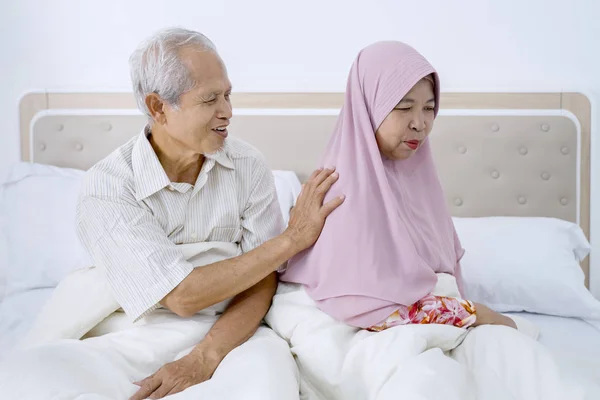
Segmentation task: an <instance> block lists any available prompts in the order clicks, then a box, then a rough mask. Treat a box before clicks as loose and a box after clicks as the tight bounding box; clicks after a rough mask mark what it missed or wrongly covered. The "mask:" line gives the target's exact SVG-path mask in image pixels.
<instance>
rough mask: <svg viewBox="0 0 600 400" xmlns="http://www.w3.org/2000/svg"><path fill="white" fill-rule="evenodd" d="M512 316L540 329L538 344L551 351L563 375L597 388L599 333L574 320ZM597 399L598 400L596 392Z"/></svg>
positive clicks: (599, 381)
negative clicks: (590, 383)
mask: <svg viewBox="0 0 600 400" xmlns="http://www.w3.org/2000/svg"><path fill="white" fill-rule="evenodd" d="M510 314H511V313H508V314H507V315H510ZM515 314H516V315H520V316H521V317H523V318H527V319H528V320H530V321H531V322H533V323H535V324H536V325H537V326H538V327H539V328H540V337H539V342H540V343H541V344H543V345H544V346H546V347H547V348H548V349H549V350H550V351H551V352H552V354H553V355H554V356H555V357H556V359H557V360H558V362H559V364H560V366H561V368H562V369H563V372H564V373H565V374H567V375H570V376H572V377H573V378H574V379H576V380H578V381H583V382H594V383H595V384H596V385H600V331H599V330H598V329H596V328H595V327H594V326H592V325H591V324H589V323H587V322H585V321H582V320H580V319H577V318H563V317H554V316H549V315H539V314H529V313H515ZM594 398H596V397H594ZM597 398H599V399H600V393H598V397H597Z"/></svg>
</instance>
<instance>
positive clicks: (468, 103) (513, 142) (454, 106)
mask: <svg viewBox="0 0 600 400" xmlns="http://www.w3.org/2000/svg"><path fill="white" fill-rule="evenodd" d="M343 97H344V95H343V94H342V93H236V94H234V95H233V96H232V103H233V106H234V108H236V109H238V110H244V109H248V110H249V111H250V110H255V109H256V110H286V109H310V110H322V109H327V110H337V109H339V108H340V107H341V105H342V102H343ZM440 103H441V108H442V109H443V110H492V111H499V110H509V111H511V110H517V111H518V110H523V112H524V115H523V116H520V117H507V116H504V117H500V116H496V117H493V116H492V117H490V116H489V115H488V116H487V117H486V116H485V114H482V115H483V116H481V117H472V118H468V117H466V118H463V119H460V118H449V117H445V116H444V117H442V118H440V122H439V123H436V125H437V126H438V127H439V129H440V130H442V131H444V132H452V134H451V135H449V136H448V137H445V138H443V137H440V138H439V139H434V143H435V141H437V143H438V146H439V147H441V148H448V146H449V147H452V148H453V149H454V150H453V151H454V153H452V154H451V153H450V152H447V153H448V154H444V155H443V156H444V158H445V159H444V160H443V162H444V165H445V166H452V168H453V169H454V168H456V171H466V170H468V167H469V165H467V164H464V163H466V162H476V164H473V165H476V166H477V167H478V168H481V170H480V171H479V173H480V174H482V175H481V179H482V180H481V182H483V184H484V185H490V188H493V190H500V189H501V188H502V186H501V185H502V184H507V183H505V182H503V180H502V178H500V179H496V180H493V179H492V178H490V174H495V173H496V172H495V171H493V170H492V169H493V167H494V166H495V165H501V166H502V168H503V170H502V173H503V174H504V175H502V176H503V177H504V176H509V175H510V174H512V176H514V175H515V173H516V172H515V171H516V170H515V168H513V166H512V165H506V164H510V162H511V160H513V159H514V161H515V162H517V163H518V162H521V161H522V159H521V158H519V157H518V155H517V156H516V158H514V157H515V156H514V154H515V152H516V151H518V148H516V147H515V146H520V144H519V143H520V141H521V139H522V140H524V141H527V140H529V141H531V140H533V141H534V142H535V143H536V144H537V145H539V144H541V145H544V143H543V141H544V140H545V139H544V137H545V136H543V135H542V133H541V131H540V129H539V126H540V123H541V121H542V120H543V119H544V118H541V117H535V116H534V114H535V113H533V112H530V111H532V110H539V111H540V112H541V113H544V112H547V113H548V115H549V116H548V117H547V118H546V119H547V121H552V122H549V123H550V124H551V125H552V126H553V129H551V130H550V132H549V134H550V137H551V140H554V142H552V143H550V144H552V146H554V147H552V149H555V150H556V149H557V147H556V146H557V145H558V144H559V143H563V142H564V143H567V144H568V146H570V147H571V148H575V147H576V146H578V150H579V192H578V193H577V197H578V198H579V213H576V214H575V215H576V217H577V218H576V219H577V220H578V221H579V223H580V225H581V227H582V229H583V231H584V232H585V234H586V235H587V236H588V238H589V235H590V132H591V105H590V102H589V100H588V99H587V97H585V96H584V95H582V94H579V93H442V94H441V101H440ZM135 109H136V104H135V101H134V98H133V95H132V94H131V93H125V92H124V93H29V94H27V95H25V96H24V97H23V98H22V100H21V102H20V123H21V125H20V130H21V131H20V134H21V154H22V160H25V161H30V160H32V153H31V150H32V146H31V144H32V143H31V140H32V136H33V135H32V131H31V127H32V126H33V125H34V123H33V122H34V121H35V129H37V132H36V135H38V136H36V137H37V140H44V141H46V143H54V141H55V140H59V136H60V137H61V138H62V139H61V140H67V141H69V143H74V142H73V140H79V139H77V135H80V131H81V129H80V128H81V127H84V128H83V130H86V129H85V128H89V127H90V126H97V125H98V123H100V122H101V121H100V120H101V119H102V118H105V119H106V118H112V120H114V124H113V125H114V126H115V128H114V129H113V130H112V132H111V135H113V139H112V140H115V138H118V137H115V136H114V135H116V134H117V133H118V132H123V131H127V132H129V131H128V129H129V128H130V127H132V126H134V125H136V126H137V124H138V122H139V120H140V118H141V117H140V116H139V115H137V116H135V115H130V116H123V115H120V116H117V115H116V114H115V113H114V110H124V111H132V112H133V113H134V114H135ZM69 110H82V111H83V110H86V111H87V110H93V111H94V112H95V113H94V115H95V116H91V115H90V116H82V115H75V114H76V113H74V112H73V111H69ZM43 111H46V113H47V115H45V116H42V118H37V117H39V116H40V115H42V114H44V113H42V112H43ZM53 111H55V113H53ZM62 111H64V112H65V113H66V114H65V115H66V117H65V116H59V114H60V112H62ZM104 111H106V112H105V113H104V114H103V112H104ZM562 111H568V112H569V113H571V114H572V115H573V116H574V117H575V119H576V120H577V125H578V126H579V129H580V130H579V137H578V138H577V137H576V136H577V135H576V134H574V132H576V131H577V129H576V128H575V126H574V124H573V123H572V121H570V119H569V118H567V117H565V116H562V117H561V112H562ZM528 112H530V113H529V114H531V115H529V114H527V113H528ZM276 114H277V113H275V114H273V116H269V115H270V114H267V117H265V118H269V121H273V122H274V123H275V122H277V123H279V121H284V122H282V125H284V126H285V127H286V131H287V133H288V134H289V137H290V139H289V146H294V145H298V144H299V142H298V140H299V139H298V138H299V136H300V135H302V133H303V132H307V131H309V132H310V131H314V130H315V129H317V130H319V132H320V133H322V132H324V131H327V130H328V129H329V127H330V126H332V125H331V124H332V121H333V118H332V116H331V115H329V116H322V117H319V116H315V115H312V116H310V117H307V116H304V117H303V116H302V114H301V115H297V116H290V115H288V116H285V117H282V116H276ZM103 115H104V117H103ZM490 115H496V114H493V113H492V114H490ZM550 115H552V116H550ZM36 118H37V119H36ZM61 118H63V119H61ZM65 118H67V119H65ZM63 120H65V121H68V122H67V123H66V124H65V126H67V128H65V130H64V132H60V134H61V135H62V136H61V135H58V136H57V132H56V130H55V129H54V130H53V128H52V127H54V126H56V124H62V123H63V122H61V121H63ZM134 120H135V121H134ZM234 120H235V122H232V128H233V127H234V125H235V124H237V125H236V126H237V127H238V129H239V127H240V126H243V127H245V128H244V129H246V131H248V132H252V135H251V136H252V139H253V141H255V143H256V145H257V147H259V148H261V149H262V148H265V147H266V148H267V149H269V146H270V147H273V146H279V145H285V144H288V142H285V143H282V142H281V139H278V140H279V141H276V142H275V143H274V144H271V143H270V140H271V138H272V137H273V135H274V134H275V133H276V130H274V129H270V130H266V131H265V132H262V129H260V128H261V125H260V124H264V121H265V119H264V118H263V119H257V118H252V117H249V116H244V115H243V114H242V115H240V114H236V118H234ZM134 122H135V123H134ZM496 122H498V123H499V124H500V125H502V129H501V130H500V132H499V133H500V134H497V133H494V132H492V130H491V129H490V126H492V125H495V123H496ZM119 124H120V125H119ZM68 126H72V127H73V129H72V130H69V128H68ZM119 126H120V129H122V130H121V131H119ZM462 127H464V132H463V131H462ZM520 127H523V129H526V130H527V132H525V134H524V135H523V136H522V137H521V136H520V133H519V132H520V131H519V128H520ZM555 127H556V130H558V131H560V132H558V133H557V132H556V130H555ZM242 130H243V129H242ZM232 131H233V130H232ZM258 131H260V132H259V133H255V132H258ZM533 131H535V132H537V133H535V132H533ZM89 132H95V130H90V131H89ZM89 132H88V133H89ZM478 132H481V133H482V134H483V136H482V137H479V136H478ZM506 132H508V134H506ZM128 134H129V133H128ZM130 134H131V135H133V134H135V132H131V133H130ZM434 134H435V128H434ZM65 135H67V136H65ZM528 135H529V136H528ZM556 135H559V136H556ZM560 135H562V136H560ZM92 136H95V135H92ZM308 136H310V137H307V138H306V140H308V141H312V142H309V143H303V144H302V146H301V147H302V148H304V149H306V148H309V147H310V148H312V147H311V146H312V145H309V144H311V143H312V144H314V146H313V147H314V151H315V152H320V151H321V150H322V148H321V147H322V145H323V136H322V135H321V136H320V137H316V136H318V135H315V134H313V135H312V136H311V135H308ZM534 138H536V139H534ZM463 139H464V140H467V139H468V140H469V143H470V144H471V145H472V146H473V150H476V149H477V148H479V149H483V148H489V147H490V144H491V143H501V144H502V145H503V146H504V147H507V149H508V150H507V149H505V150H506V151H508V153H506V154H510V157H513V159H511V160H495V161H494V162H495V163H496V164H489V165H487V164H486V162H485V160H483V162H482V159H481V157H479V158H478V159H477V160H476V161H473V160H474V159H471V161H468V160H469V157H462V156H461V155H459V154H458V152H457V151H456V149H455V148H460V147H461V144H460V141H461V140H463ZM86 140H88V142H87V143H88V144H89V143H92V144H90V145H94V146H102V145H104V144H103V141H102V140H101V138H89V137H88V138H87V139H86ZM286 140H287V139H286ZM71 145H72V144H69V146H71ZM86 145H87V144H86ZM112 145H113V143H111V144H110V146H112ZM106 146H108V147H110V146H109V145H106ZM486 146H487V147H486ZM511 146H512V147H511ZM509 147H510V148H509ZM541 147H544V146H541ZM541 147H540V148H541ZM87 148H89V147H87ZM35 149H37V147H36V148H35ZM35 149H34V150H35ZM558 149H560V148H558ZM105 150H107V151H108V150H110V149H108V148H107V149H102V151H105ZM270 150H271V156H273V157H274V158H275V157H278V156H279V155H277V154H273V151H272V149H270ZM36 151H37V150H36ZM444 151H445V150H442V152H444ZM470 151H471V149H469V152H467V156H469V155H472V153H470ZM50 153H51V152H50V150H47V151H46V152H45V153H44V154H45V156H44V157H46V159H50V158H48V157H50ZM106 154H107V153H106ZM530 155H531V156H532V157H533V155H532V154H530ZM288 156H289V154H288ZM302 156H303V155H301V154H299V155H298V157H302ZM496 156H498V157H501V155H500V154H497V155H496ZM78 157H79V161H78V162H83V161H85V160H87V159H85V157H86V151H83V152H79V153H76V154H73V163H75V160H76V159H77V158H78ZM82 157H83V158H82ZM306 157H307V158H308V159H310V164H311V165H312V158H314V157H315V154H307V155H306ZM535 157H539V154H538V155H536V156H535ZM551 157H555V161H556V162H555V163H551V164H552V165H550V167H553V168H554V170H555V171H554V172H553V173H554V174H555V175H553V177H554V176H556V180H558V181H560V182H561V185H563V186H561V188H559V189H560V190H562V191H567V192H568V196H567V197H568V200H569V203H568V207H564V208H561V207H557V206H556V204H557V203H556V201H558V198H552V199H551V200H549V202H551V201H554V202H555V203H553V204H554V205H552V204H550V203H548V204H539V198H541V197H542V194H544V193H546V192H545V191H546V190H550V189H549V186H548V185H545V184H541V179H539V176H540V175H539V171H538V172H536V171H537V170H536V171H530V172H532V173H534V172H535V173H536V174H537V175H535V177H534V179H533V180H532V182H533V183H534V185H533V186H532V187H531V188H528V187H523V184H524V183H525V184H527V182H520V183H519V184H518V185H517V186H518V187H516V186H513V187H509V188H508V189H509V190H508V191H507V192H508V194H509V195H510V196H509V197H507V199H506V201H507V202H512V203H510V204H508V203H507V204H504V203H503V200H497V202H498V204H496V205H497V206H498V207H497V208H496V211H499V212H502V211H504V210H503V207H504V208H507V209H508V210H509V211H510V213H511V214H513V215H538V214H539V213H542V212H544V211H543V210H544V207H545V206H547V207H549V208H548V209H549V210H550V214H551V215H552V216H556V217H564V218H565V219H568V220H571V221H574V220H575V218H574V214H573V213H574V212H575V211H573V208H572V204H573V202H572V201H571V199H573V200H574V199H575V197H576V195H575V192H576V191H577V190H576V189H575V187H574V185H573V186H570V183H569V180H570V179H571V178H570V177H572V179H573V181H575V180H576V171H575V169H574V168H573V164H572V163H573V162H575V163H576V162H577V161H576V159H575V158H573V157H574V156H573V153H570V154H569V155H568V156H566V157H562V156H561V155H560V153H558V152H555V155H554V156H551ZM536 160H538V161H536V163H537V164H535V166H536V168H541V167H544V165H545V164H544V162H545V161H543V160H542V161H540V159H539V158H537V159H536ZM571 160H572V161H571ZM33 161H35V160H33ZM274 161H275V163H278V164H280V165H282V164H284V165H286V166H290V169H293V170H295V171H298V170H299V169H302V172H303V173H304V172H305V169H306V164H307V162H308V161H307V160H305V161H304V162H303V163H302V162H298V163H297V164H294V163H295V162H296V161H295V160H289V157H288V159H286V160H281V159H280V160H274ZM523 165H525V166H527V165H531V164H523ZM461 168H462V169H461ZM486 174H487V175H486ZM561 174H562V177H560V178H559V176H560V175H561ZM565 174H567V175H566V176H567V177H565ZM441 175H444V172H441ZM494 179H495V178H494ZM536 179H537V180H536ZM442 180H443V181H446V182H449V181H452V180H454V182H451V185H450V186H451V187H458V188H459V189H460V190H464V191H465V192H466V191H470V188H467V189H469V190H467V189H464V188H465V179H464V178H462V181H461V178H460V177H457V178H453V177H451V174H450V175H448V174H446V176H444V177H443V179H442ZM550 182H551V184H554V183H553V182H555V179H554V178H553V179H551V180H550ZM508 184H511V185H512V183H510V181H509V183H508ZM456 185H458V186H456ZM494 185H495V186H494ZM536 188H537V189H536ZM510 190H512V192H511V191H510ZM527 190H530V191H531V190H534V191H535V190H538V191H537V192H533V193H529V194H530V195H531V200H532V201H529V202H527V204H526V205H525V206H523V207H521V206H519V205H518V204H517V201H516V200H515V199H516V198H517V196H518V193H517V192H518V191H523V192H527ZM552 190H556V189H552ZM470 192H472V191H470ZM502 193H504V192H502ZM548 193H550V194H551V195H552V196H553V195H555V194H556V193H558V192H556V191H554V192H552V191H550V192H548ZM534 195H535V196H537V198H538V203H536V202H535V201H533V197H534ZM453 196H454V195H453V194H449V198H448V201H449V204H450V206H451V208H452V210H453V214H454V215H465V216H468V215H473V216H479V215H482V213H483V214H484V213H485V212H486V210H488V211H489V209H488V208H486V207H484V206H483V203H482V204H471V205H469V206H468V207H467V205H466V204H465V205H463V206H462V207H457V206H456V204H454V202H457V201H461V199H458V198H456V197H453ZM465 196H467V194H466V193H465ZM469 196H471V197H469V199H472V198H473V194H472V193H471V194H470V195H469ZM511 196H512V197H511ZM465 199H467V198H465ZM466 202H467V201H466ZM466 202H465V203H466ZM471 203H472V200H471ZM536 204H537V205H536ZM511 207H512V208H511ZM492 209H493V207H492ZM490 212H491V211H490ZM536 213H537V214H536ZM588 264H589V263H588V260H587V259H586V261H585V262H584V263H583V265H582V267H583V270H584V272H585V273H586V277H588V278H589V275H588V272H589V267H588ZM586 284H587V279H586Z"/></svg>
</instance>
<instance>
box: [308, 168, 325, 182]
mask: <svg viewBox="0 0 600 400" xmlns="http://www.w3.org/2000/svg"><path fill="white" fill-rule="evenodd" d="M321 171H323V167H321V168H318V169H315V170H314V171H313V173H312V174H310V176H309V177H308V180H307V182H310V181H312V180H313V179H315V178H316V177H317V175H319V174H320V173H321Z"/></svg>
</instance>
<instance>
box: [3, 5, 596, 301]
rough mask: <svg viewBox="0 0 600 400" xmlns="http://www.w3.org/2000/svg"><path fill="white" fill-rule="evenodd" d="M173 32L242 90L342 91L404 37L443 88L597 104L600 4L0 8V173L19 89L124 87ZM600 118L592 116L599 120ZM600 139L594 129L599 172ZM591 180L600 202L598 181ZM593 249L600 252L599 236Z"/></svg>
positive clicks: (8, 158) (11, 140)
mask: <svg viewBox="0 0 600 400" xmlns="http://www.w3.org/2000/svg"><path fill="white" fill-rule="evenodd" d="M367 4H369V5H367ZM168 25H180V26H184V27H188V28H191V29H196V30H199V31H202V32H204V33H205V34H207V35H208V36H209V37H210V38H211V39H213V41H214V42H215V43H216V44H217V46H218V47H219V49H220V52H221V54H222V56H223V58H224V59H225V62H226V64H227V66H228V68H229V73H230V77H231V79H232V81H233V84H234V86H235V88H236V90H243V91H343V90H344V87H345V80H346V74H347V71H348V69H349V66H350V63H351V61H352V59H353V58H354V56H355V55H356V53H357V51H358V50H359V49H360V48H361V47H363V46H365V45H367V44H369V43H371V42H373V41H376V40H381V39H398V40H404V41H406V42H408V43H410V44H412V45H413V46H415V47H416V48H417V49H419V50H420V51H421V52H422V53H423V54H424V55H425V56H426V57H428V58H429V60H430V61H431V62H432V63H433V65H434V66H435V67H436V68H437V69H438V71H439V72H440V74H441V77H442V86H443V87H442V90H445V91H451V90H469V91H485V90H495V91H561V90H573V91H583V92H584V93H586V94H588V96H590V98H592V100H593V101H597V100H598V99H599V97H598V96H600V44H599V42H600V39H599V38H600V1H597V0H503V1H498V0H456V1H448V0H428V1H416V0H413V1H410V2H409V1H405V0H379V1H378V0H373V1H367V0H362V1H361V0H345V1H338V0H304V1H293V2H292V1H283V0H271V1H269V0H253V1H247V0H228V1H219V0H213V1H201V0H178V1H168V2H167V1H159V0H145V1H140V0H127V1H123V0H102V1H95V2H92V1H90V0H88V1H81V0H19V1H18V2H17V1H9V0H2V1H1V4H0V44H1V47H0V48H1V49H2V57H1V58H0V89H1V90H0V110H1V111H2V118H1V119H0V169H2V168H3V167H5V166H6V165H7V164H8V163H9V162H13V161H16V160H17V159H18V156H19V153H18V133H17V130H18V120H17V115H18V114H17V103H18V100H19V97H20V96H21V95H22V94H23V93H25V92H27V91H28V90H31V89H48V90H57V89H65V90H85V89H91V90H107V91H108V90H129V77H128V70H127V59H128V56H129V54H130V52H131V51H132V49H133V48H134V47H135V46H136V45H137V43H138V42H139V41H140V40H142V39H143V38H144V37H146V36H147V35H149V34H150V33H151V32H153V31H154V30H156V29H158V28H161V27H164V26H168ZM598 117H600V113H599V112H598V108H595V114H594V118H595V119H594V123H595V124H597V121H598ZM598 135H600V129H597V128H596V127H595V126H594V127H593V152H594V155H593V163H594V165H593V167H594V166H595V165H597V162H596V160H600V153H599V151H600V148H598V146H597V145H596V142H597V140H596V138H597V136H598ZM593 179H594V181H595V182H594V187H593V197H594V198H596V199H598V198H599V197H598V194H600V193H599V192H598V189H599V188H600V175H598V174H593ZM596 181H597V182H596ZM592 203H593V204H594V203H598V201H594V199H592ZM592 212H593V219H594V221H593V231H592V236H594V235H595V234H598V235H600V213H598V212H595V209H593V210H592ZM593 244H594V246H595V252H596V253H598V254H600V240H597V241H594V243H593ZM596 260H597V262H594V264H599V265H598V266H595V268H597V269H596V270H597V271H600V256H598V257H596ZM597 275H600V272H597ZM597 278H598V283H599V284H600V276H597ZM598 289H599V291H600V287H599V288H598ZM598 293H599V294H600V292H598Z"/></svg>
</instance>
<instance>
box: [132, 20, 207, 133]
mask: <svg viewBox="0 0 600 400" xmlns="http://www.w3.org/2000/svg"><path fill="white" fill-rule="evenodd" d="M186 47H197V48H199V49H201V50H204V51H213V52H215V53H216V52H217V49H216V47H215V45H214V44H213V42H211V41H210V39H208V38H207V37H206V36H204V35H203V34H201V33H199V32H195V31H191V30H187V29H182V28H168V29H163V30H161V31H159V32H157V33H155V34H154V35H153V36H152V37H150V38H149V39H147V40H146V41H144V42H143V43H142V44H141V45H140V46H139V47H138V48H137V49H136V50H135V51H134V52H133V54H132V55H131V57H130V58H129V69H130V74H131V83H132V84H133V94H134V95H135V101H136V102H137V105H138V108H139V109H140V111H142V112H143V113H144V114H146V116H147V117H148V119H149V120H150V121H151V120H152V116H151V115H150V111H149V110H148V107H146V96H148V95H149V94H150V93H157V94H158V95H159V96H160V97H161V98H162V99H163V100H164V101H165V102H166V103H167V104H169V105H171V106H174V107H177V105H178V103H179V98H180V97H181V95H182V94H184V93H186V92H187V91H189V90H191V89H193V88H194V86H195V84H196V83H195V82H194V80H193V79H192V78H191V77H190V74H189V71H188V69H187V67H186V66H185V65H184V64H183V63H182V62H181V60H180V58H179V55H180V51H181V49H183V48H186Z"/></svg>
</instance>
